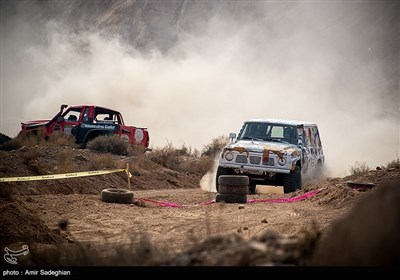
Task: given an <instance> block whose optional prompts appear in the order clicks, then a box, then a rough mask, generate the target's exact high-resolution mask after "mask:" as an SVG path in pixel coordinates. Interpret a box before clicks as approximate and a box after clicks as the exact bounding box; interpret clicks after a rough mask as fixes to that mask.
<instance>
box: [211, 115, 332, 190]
mask: <svg viewBox="0 0 400 280" xmlns="http://www.w3.org/2000/svg"><path fill="white" fill-rule="evenodd" d="M229 138H230V139H231V143H230V144H229V145H227V146H226V147H224V148H223V150H222V152H221V155H220V157H219V162H218V169H217V176H216V187H217V191H219V184H218V177H219V176H221V175H247V176H248V177H249V191H250V192H251V193H254V191H255V188H256V185H275V186H278V185H279V186H283V190H284V192H285V193H289V192H293V191H295V190H297V189H301V185H302V174H306V173H311V171H313V170H315V171H316V172H322V170H321V169H322V167H323V165H324V161H325V157H324V154H323V150H322V144H321V139H320V136H319V131H318V126H317V125H316V124H313V123H310V122H304V121H292V120H277V119H252V120H248V121H246V122H245V123H244V124H243V126H242V128H241V130H240V132H239V135H237V137H236V134H235V133H230V134H229Z"/></svg>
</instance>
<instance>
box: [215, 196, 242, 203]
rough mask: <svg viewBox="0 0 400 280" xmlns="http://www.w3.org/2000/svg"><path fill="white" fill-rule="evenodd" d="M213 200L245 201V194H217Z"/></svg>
mask: <svg viewBox="0 0 400 280" xmlns="http://www.w3.org/2000/svg"><path fill="white" fill-rule="evenodd" d="M215 202H225V203H247V195H245V194H217V196H216V197H215Z"/></svg>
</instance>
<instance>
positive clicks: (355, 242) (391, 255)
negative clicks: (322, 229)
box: [311, 181, 400, 266]
mask: <svg viewBox="0 0 400 280" xmlns="http://www.w3.org/2000/svg"><path fill="white" fill-rule="evenodd" d="M399 232H400V181H397V182H391V183H387V184H385V185H381V186H379V187H377V188H376V189H373V190H371V191H370V192H368V193H366V194H365V196H364V197H362V199H360V200H359V202H358V203H357V204H356V205H355V206H354V208H353V209H352V210H351V211H350V212H349V213H348V215H346V216H345V217H344V218H342V219H340V220H338V221H336V222H334V223H333V224H332V226H331V228H330V230H329V231H328V233H327V236H326V238H324V239H322V240H321V243H320V245H319V246H318V249H317V250H316V252H315V255H314V257H313V260H312V262H311V264H312V265H324V266H325V265H346V266H349V265H350V266H358V265H362V266H365V265H369V266H370V265H398V264H399V263H400V235H399V234H398V233H399Z"/></svg>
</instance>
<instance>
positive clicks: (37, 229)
mask: <svg viewBox="0 0 400 280" xmlns="http://www.w3.org/2000/svg"><path fill="white" fill-rule="evenodd" d="M1 202H2V203H1V204H0V220H1V223H0V233H1V234H0V235H1V236H0V246H1V245H9V244H12V243H20V242H23V243H25V244H32V243H44V244H55V243H63V242H67V240H66V239H65V238H64V237H63V236H62V235H61V233H60V232H57V231H52V230H50V229H49V228H48V227H47V226H46V225H45V224H44V222H43V221H42V220H41V219H39V218H38V217H37V216H36V215H34V213H30V212H29V210H28V209H27V208H26V207H25V206H24V205H23V203H22V202H20V201H18V202H10V201H8V202H4V201H1Z"/></svg>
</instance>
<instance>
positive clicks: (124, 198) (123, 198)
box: [101, 189, 133, 204]
mask: <svg viewBox="0 0 400 280" xmlns="http://www.w3.org/2000/svg"><path fill="white" fill-rule="evenodd" d="M101 200H102V201H105V202H112V203H128V204H130V203H133V192H131V191H129V190H125V189H104V190H102V191H101Z"/></svg>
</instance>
